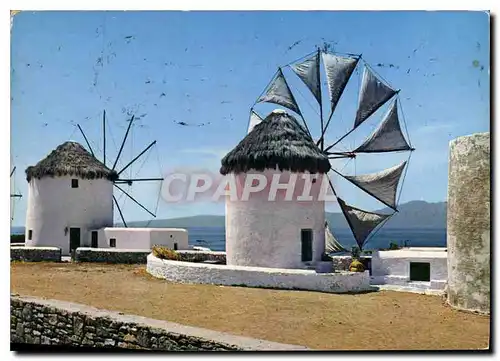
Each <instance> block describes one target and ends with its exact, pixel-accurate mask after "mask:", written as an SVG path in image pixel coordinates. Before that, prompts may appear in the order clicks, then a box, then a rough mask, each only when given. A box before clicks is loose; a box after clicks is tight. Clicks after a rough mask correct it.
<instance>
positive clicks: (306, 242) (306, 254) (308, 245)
mask: <svg viewBox="0 0 500 361" xmlns="http://www.w3.org/2000/svg"><path fill="white" fill-rule="evenodd" d="M300 238H301V242H302V262H309V261H312V238H313V234H312V229H302V230H301V234H300Z"/></svg>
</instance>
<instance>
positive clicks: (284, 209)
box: [220, 110, 330, 268]
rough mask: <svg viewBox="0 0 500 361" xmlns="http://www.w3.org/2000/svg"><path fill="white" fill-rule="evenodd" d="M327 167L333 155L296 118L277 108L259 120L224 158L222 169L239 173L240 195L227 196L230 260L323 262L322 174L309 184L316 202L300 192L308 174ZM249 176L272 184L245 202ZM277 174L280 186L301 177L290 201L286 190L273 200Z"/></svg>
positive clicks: (296, 264) (282, 264) (284, 264)
mask: <svg viewBox="0 0 500 361" xmlns="http://www.w3.org/2000/svg"><path fill="white" fill-rule="evenodd" d="M328 170H330V163H329V161H328V158H327V157H326V156H325V155H323V154H321V152H320V151H319V149H318V147H317V146H316V145H315V144H314V141H313V140H312V138H311V137H310V136H309V135H308V133H307V132H306V131H305V130H304V128H303V127H302V126H301V125H299V124H298V122H297V120H296V119H295V118H294V117H293V116H291V115H289V114H287V113H286V112H284V111H282V110H275V111H273V112H272V113H271V114H270V115H268V116H267V117H266V119H264V120H263V121H262V122H261V123H259V124H256V125H255V126H254V127H253V129H251V131H250V132H249V133H248V134H247V136H246V137H245V138H244V139H243V140H242V141H241V142H240V143H239V144H238V145H237V146H236V147H235V148H234V149H233V150H232V151H231V152H229V153H228V154H227V155H226V156H225V157H224V158H223V159H222V167H221V169H220V172H221V174H223V175H227V176H231V177H234V179H235V182H234V184H233V186H235V187H236V194H237V195H238V196H237V198H233V199H231V197H230V196H226V255H227V256H226V257H227V264H228V265H231V266H249V267H272V268H307V267H308V266H313V265H314V263H315V262H317V261H319V260H320V259H321V256H322V254H323V253H324V251H325V205H324V201H323V200H320V199H318V198H319V197H318V195H319V193H320V187H321V178H319V179H318V180H317V181H314V180H313V181H312V184H311V183H310V184H311V191H310V193H309V194H310V195H312V196H313V197H312V200H307V201H304V200H300V199H299V198H298V197H297V196H298V195H301V194H302V193H303V189H304V184H305V182H306V180H305V179H304V178H303V177H302V176H303V175H304V174H309V175H310V174H313V175H316V176H318V175H322V174H324V173H326V172H328ZM250 175H260V176H264V177H265V179H266V180H267V183H266V184H267V186H266V187H265V188H264V189H263V190H262V191H259V192H252V193H250V195H249V197H248V200H244V199H243V198H244V197H243V192H244V191H243V188H244V185H245V182H246V179H247V177H249V176H250ZM273 175H279V176H280V178H279V183H280V184H284V183H285V184H286V183H287V180H288V179H289V178H290V177H292V176H293V177H295V176H297V184H296V185H295V190H294V193H293V195H292V197H291V200H287V199H286V191H285V190H284V189H281V190H279V191H278V192H277V195H276V199H275V200H274V201H273V200H269V194H270V193H273V192H272V191H271V188H272V179H273ZM229 184H230V183H229ZM255 185H256V184H255ZM230 186H231V184H230Z"/></svg>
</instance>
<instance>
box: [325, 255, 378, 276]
mask: <svg viewBox="0 0 500 361" xmlns="http://www.w3.org/2000/svg"><path fill="white" fill-rule="evenodd" d="M331 258H332V262H333V269H334V270H335V271H349V266H350V265H351V262H352V256H350V255H342V256H331ZM371 258H372V257H371V256H361V257H360V260H361V262H363V264H364V265H365V269H367V270H369V271H370V273H371Z"/></svg>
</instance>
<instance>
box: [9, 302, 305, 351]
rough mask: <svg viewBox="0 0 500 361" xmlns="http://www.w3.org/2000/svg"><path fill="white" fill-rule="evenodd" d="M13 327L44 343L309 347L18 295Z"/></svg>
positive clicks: (14, 332)
mask: <svg viewBox="0 0 500 361" xmlns="http://www.w3.org/2000/svg"><path fill="white" fill-rule="evenodd" d="M10 329H11V333H10V341H11V342H15V343H29V344H42V345H69V346H87V347H119V348H134V349H157V350H168V351H233V350H237V351H272V350H306V349H307V348H305V347H303V346H294V345H285V344H279V343H274V342H268V341H264V340H257V339H252V338H247V337H241V336H233V335H229V334H226V333H221V332H216V331H211V330H206V329H201V328H196V327H189V326H184V325H179V324H176V323H172V322H167V321H160V320H153V319H149V318H146V317H141V316H132V315H124V314H122V313H119V312H113V311H106V310H99V309H96V308H93V307H88V306H84V305H80V304H75V303H69V302H63V301H56V300H41V299H37V298H32V297H18V296H11V299H10Z"/></svg>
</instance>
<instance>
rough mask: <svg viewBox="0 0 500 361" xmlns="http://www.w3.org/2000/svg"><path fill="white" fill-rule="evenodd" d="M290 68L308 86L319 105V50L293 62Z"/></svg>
mask: <svg viewBox="0 0 500 361" xmlns="http://www.w3.org/2000/svg"><path fill="white" fill-rule="evenodd" d="M291 69H292V70H293V72H294V73H295V74H297V76H298V77H299V78H300V79H301V80H302V81H303V82H304V84H305V85H307V87H308V88H309V90H310V91H311V93H313V95H314V97H315V98H316V100H317V101H318V103H319V105H320V106H321V79H320V77H319V52H318V53H316V54H315V55H313V56H311V57H310V58H307V59H306V60H304V61H303V62H301V63H298V64H294V65H292V66H291Z"/></svg>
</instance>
